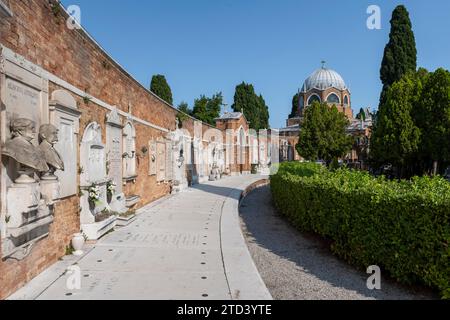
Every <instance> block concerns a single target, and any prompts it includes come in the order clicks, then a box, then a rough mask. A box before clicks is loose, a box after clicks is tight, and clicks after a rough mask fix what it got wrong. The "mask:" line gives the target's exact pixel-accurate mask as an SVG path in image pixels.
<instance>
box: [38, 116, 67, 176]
mask: <svg viewBox="0 0 450 320" xmlns="http://www.w3.org/2000/svg"><path fill="white" fill-rule="evenodd" d="M39 137H40V139H41V144H40V145H39V149H40V150H41V153H42V155H43V156H44V159H45V161H46V162H47V165H48V167H49V170H48V171H47V172H46V173H45V174H44V175H43V176H42V179H43V180H55V179H57V178H56V176H55V171H56V170H61V171H64V162H63V160H62V159H61V156H60V154H59V153H58V151H56V150H55V148H54V145H55V143H57V142H58V129H57V128H56V127H55V126H54V125H52V124H44V125H42V126H41V127H40V128H39Z"/></svg>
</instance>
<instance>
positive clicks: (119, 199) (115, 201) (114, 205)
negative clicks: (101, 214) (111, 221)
mask: <svg viewBox="0 0 450 320" xmlns="http://www.w3.org/2000/svg"><path fill="white" fill-rule="evenodd" d="M109 208H110V209H111V211H113V212H117V213H125V212H127V211H128V208H127V206H126V197H125V194H123V193H121V194H114V195H113V196H112V197H111V202H110V203H109Z"/></svg>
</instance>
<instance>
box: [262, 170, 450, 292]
mask: <svg viewBox="0 0 450 320" xmlns="http://www.w3.org/2000/svg"><path fill="white" fill-rule="evenodd" d="M271 190H272V195H273V199H274V202H275V205H276V207H277V208H278V210H279V211H280V212H281V213H282V214H284V215H285V216H286V217H287V218H288V219H289V220H290V221H291V222H292V223H293V224H294V225H295V226H296V227H297V228H299V229H300V230H303V231H309V232H311V231H312V232H316V233H318V234H320V235H322V236H325V237H326V238H328V239H331V240H332V241H333V245H332V250H333V252H334V253H335V254H337V255H338V256H340V257H342V258H344V259H345V260H347V261H348V262H350V263H351V264H353V265H355V266H358V267H361V268H364V269H365V268H367V267H368V266H370V265H378V266H380V267H381V268H383V269H384V270H385V271H387V272H388V273H389V274H390V275H391V276H392V277H393V278H395V279H397V280H398V281H399V282H402V283H406V284H414V283H421V284H425V285H428V286H431V287H433V288H436V289H438V290H440V292H441V293H442V295H443V297H444V298H447V299H450V247H449V245H450V183H448V182H447V181H446V180H444V179H443V178H440V177H435V178H430V177H423V178H414V179H412V181H400V182H399V181H389V180H386V179H385V178H384V177H380V178H375V177H372V176H371V175H369V174H368V173H364V172H359V171H351V170H348V169H339V170H337V171H335V172H331V171H328V170H327V169H326V168H324V167H322V166H320V165H317V164H314V163H283V164H281V165H280V168H279V171H278V173H277V174H276V175H274V176H272V177H271Z"/></svg>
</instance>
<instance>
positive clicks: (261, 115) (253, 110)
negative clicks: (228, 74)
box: [232, 82, 269, 130]
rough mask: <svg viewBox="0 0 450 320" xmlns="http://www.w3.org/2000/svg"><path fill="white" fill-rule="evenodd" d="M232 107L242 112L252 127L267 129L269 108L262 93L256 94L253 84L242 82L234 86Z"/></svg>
mask: <svg viewBox="0 0 450 320" xmlns="http://www.w3.org/2000/svg"><path fill="white" fill-rule="evenodd" d="M232 108H233V110H234V111H235V112H243V113H244V115H245V117H246V118H247V120H248V121H249V126H250V128H252V129H255V130H260V129H269V108H268V107H267V105H266V102H265V101H264V98H263V97H262V95H259V96H258V95H257V94H256V93H255V89H254V87H253V85H251V84H247V83H245V82H242V83H241V84H240V85H238V86H237V87H236V92H235V94H234V103H233V105H232Z"/></svg>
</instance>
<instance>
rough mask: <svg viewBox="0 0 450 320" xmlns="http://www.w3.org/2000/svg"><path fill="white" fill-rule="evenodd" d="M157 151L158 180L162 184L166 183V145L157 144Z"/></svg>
mask: <svg viewBox="0 0 450 320" xmlns="http://www.w3.org/2000/svg"><path fill="white" fill-rule="evenodd" d="M156 150H157V157H156V164H157V168H158V169H157V174H156V180H157V181H158V182H160V181H164V179H165V177H166V144H165V143H164V142H160V141H158V142H157V144H156Z"/></svg>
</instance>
